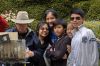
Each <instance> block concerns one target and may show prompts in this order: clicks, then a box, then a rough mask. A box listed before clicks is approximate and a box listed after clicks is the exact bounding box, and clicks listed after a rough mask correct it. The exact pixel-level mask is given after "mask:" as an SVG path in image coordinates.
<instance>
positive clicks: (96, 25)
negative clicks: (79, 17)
mask: <svg viewBox="0 0 100 66" xmlns="http://www.w3.org/2000/svg"><path fill="white" fill-rule="evenodd" d="M85 26H86V27H88V28H90V29H92V30H93V32H94V33H95V35H96V37H97V38H99V39H100V22H97V21H87V22H85Z"/></svg>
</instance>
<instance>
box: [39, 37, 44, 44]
mask: <svg viewBox="0 0 100 66" xmlns="http://www.w3.org/2000/svg"><path fill="white" fill-rule="evenodd" d="M39 40H40V42H41V44H43V43H44V37H42V36H39Z"/></svg>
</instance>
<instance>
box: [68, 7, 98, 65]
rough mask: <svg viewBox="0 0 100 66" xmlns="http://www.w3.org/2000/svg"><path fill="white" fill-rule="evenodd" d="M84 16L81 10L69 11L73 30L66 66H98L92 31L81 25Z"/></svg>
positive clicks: (95, 43) (96, 49) (95, 44)
mask: <svg viewBox="0 0 100 66" xmlns="http://www.w3.org/2000/svg"><path fill="white" fill-rule="evenodd" d="M84 16H85V14H84V11H83V10H82V9H79V8H76V9H73V10H72V11H71V14H70V20H71V21H70V22H71V24H72V25H73V27H74V30H73V38H72V42H71V48H72V50H71V53H70V55H69V57H68V61H67V66H98V60H99V54H98V48H97V42H96V38H95V35H94V33H93V32H92V30H90V29H88V28H86V27H85V26H84V25H83V23H84Z"/></svg>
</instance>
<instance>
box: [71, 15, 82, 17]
mask: <svg viewBox="0 0 100 66" xmlns="http://www.w3.org/2000/svg"><path fill="white" fill-rule="evenodd" d="M71 17H81V16H80V15H79V14H71Z"/></svg>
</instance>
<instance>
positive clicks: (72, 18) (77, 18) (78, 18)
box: [70, 17, 81, 20]
mask: <svg viewBox="0 0 100 66" xmlns="http://www.w3.org/2000/svg"><path fill="white" fill-rule="evenodd" d="M74 19H76V20H80V19H81V17H71V18H70V20H74Z"/></svg>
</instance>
